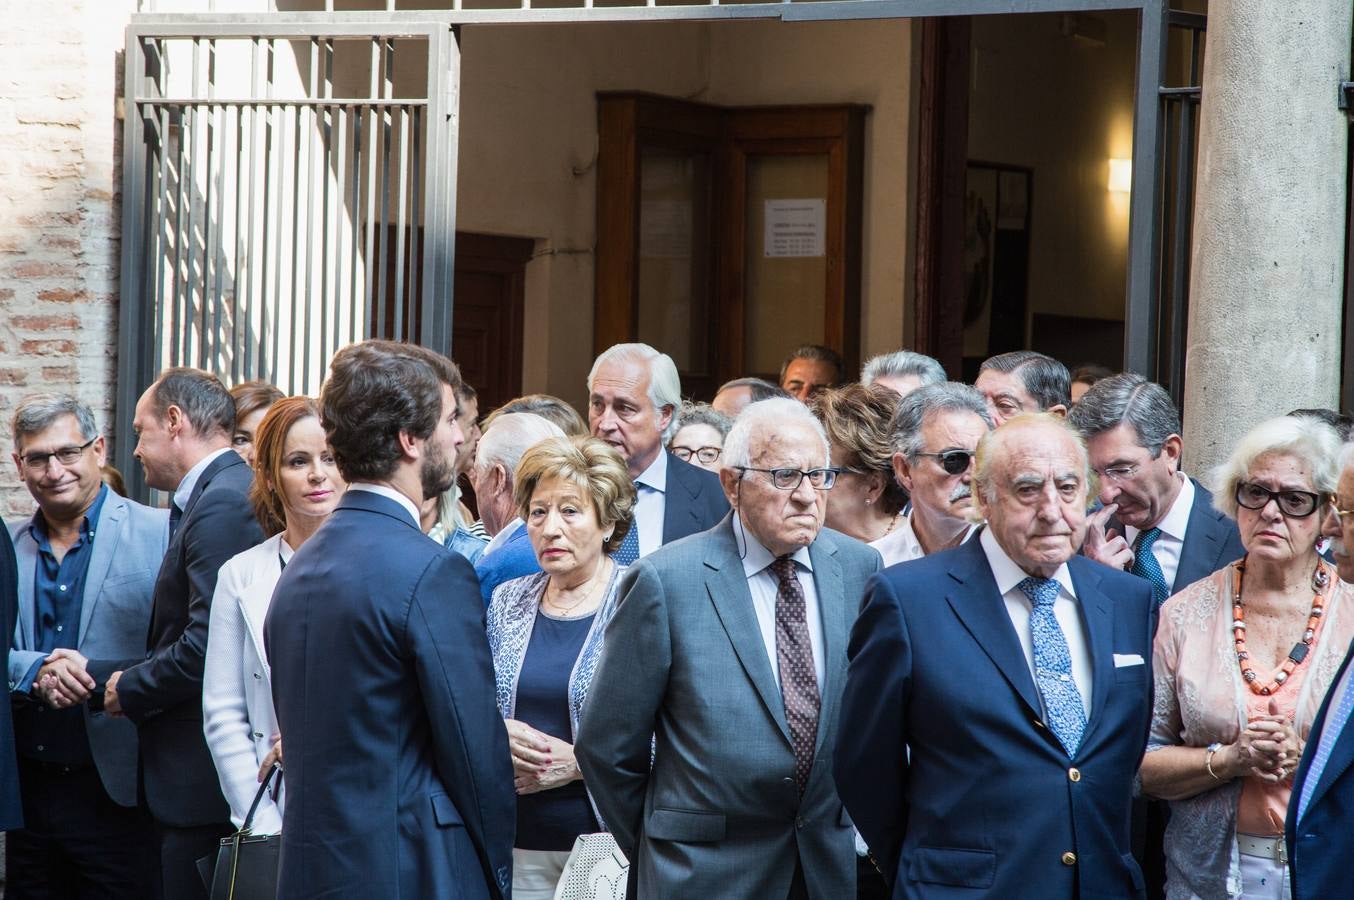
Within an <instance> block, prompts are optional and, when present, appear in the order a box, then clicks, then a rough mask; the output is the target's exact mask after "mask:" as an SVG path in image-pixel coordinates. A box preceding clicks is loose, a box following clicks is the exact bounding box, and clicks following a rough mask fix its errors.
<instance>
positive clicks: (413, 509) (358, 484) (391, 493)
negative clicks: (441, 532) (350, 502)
mask: <svg viewBox="0 0 1354 900" xmlns="http://www.w3.org/2000/svg"><path fill="white" fill-rule="evenodd" d="M348 490H350V491H368V492H370V493H372V494H378V495H380V496H382V497H385V498H386V499H387V500H394V501H395V502H396V503H398V504H399V505H400V506H403V507H404V510H405V512H407V513H409V518H411V519H413V520H414V527H415V528H417V529H418V530H419V531H422V530H423V528H422V526H421V524H420V519H419V515H418V507H417V506H415V505H414V501H413V500H410V499H409V498H408V497H406V496H405V495H404V494H401V493H400V492H399V491H397V490H395V489H394V488H392V487H386V486H385V485H384V484H372V483H371V482H370V481H354V482H353V483H352V484H350V485H348Z"/></svg>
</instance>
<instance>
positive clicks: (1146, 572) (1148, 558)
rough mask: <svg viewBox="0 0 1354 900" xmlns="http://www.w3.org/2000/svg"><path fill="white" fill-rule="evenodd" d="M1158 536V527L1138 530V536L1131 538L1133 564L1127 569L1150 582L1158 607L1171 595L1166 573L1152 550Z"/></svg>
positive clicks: (1159, 532)
mask: <svg viewBox="0 0 1354 900" xmlns="http://www.w3.org/2000/svg"><path fill="white" fill-rule="evenodd" d="M1159 537H1161V529H1160V528H1146V529H1143V530H1142V531H1139V532H1138V536H1137V537H1136V538H1134V540H1133V565H1132V566H1131V567H1130V568H1129V570H1128V571H1129V572H1130V573H1132V574H1134V575H1137V576H1138V577H1139V578H1146V579H1147V580H1148V581H1150V582H1151V583H1152V595H1153V597H1154V598H1155V599H1156V603H1157V607H1158V608H1160V607H1161V604H1163V603H1165V602H1166V598H1167V597H1169V596H1170V595H1171V588H1170V585H1168V584H1166V574H1165V573H1164V572H1162V571H1161V563H1159V562H1158V561H1157V557H1156V554H1155V553H1153V552H1152V545H1153V544H1155V543H1156V542H1157V538H1159Z"/></svg>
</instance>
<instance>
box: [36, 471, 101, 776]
mask: <svg viewBox="0 0 1354 900" xmlns="http://www.w3.org/2000/svg"><path fill="white" fill-rule="evenodd" d="M107 496H108V487H107V486H106V485H105V486H103V487H100V488H99V493H98V496H96V497H95V498H94V503H93V504H92V505H91V506H90V507H89V509H88V511H86V512H85V519H84V521H83V522H81V523H80V536H79V538H77V539H76V541H75V543H74V544H72V545H71V547H70V549H68V550H67V551H66V555H65V556H63V557H62V558H61V559H60V561H58V560H57V558H56V554H55V553H53V552H52V543H51V540H50V539H49V537H48V533H47V520H46V519H44V518H43V516H42V511H41V510H39V511H38V512H36V513H34V514H33V520H32V521H31V522H30V523H29V524H28V533H29V535H30V536H31V537H32V538H33V540H34V542H36V543H37V545H38V559H37V562H36V564H35V565H34V569H33V649H34V650H38V651H40V652H43V653H50V652H51V651H53V650H56V649H57V648H59V647H64V648H67V649H75V647H76V644H77V643H78V641H79V637H80V612H81V609H82V608H83V606H84V599H85V579H86V576H87V575H88V574H89V560H90V557H92V556H93V555H94V537H95V534H94V525H95V523H97V522H98V521H99V512H100V511H101V510H102V509H103V501H104V499H105V498H106V497H107ZM41 668H42V661H41V660H39V661H38V662H36V663H34V664H33V667H32V668H31V669H29V670H28V674H27V675H26V676H25V681H24V683H23V689H24V690H25V691H27V690H31V689H32V686H33V682H34V681H35V680H36V679H37V676H38V671H39V670H40V669H41ZM14 726H15V727H14V730H15V741H16V743H17V744H18V748H19V753H21V754H22V755H24V756H27V757H30V758H32V759H40V760H43V761H44V762H50V763H60V764H63V765H92V764H93V761H94V760H93V757H92V756H91V755H90V752H89V740H88V738H87V736H86V733H85V719H84V714H83V713H82V712H81V711H80V707H79V706H74V707H71V708H70V709H60V710H56V709H50V708H49V707H47V705H46V704H29V705H27V706H26V707H25V708H24V709H23V710H22V711H21V713H20V714H19V715H18V716H16V718H15V722H14Z"/></svg>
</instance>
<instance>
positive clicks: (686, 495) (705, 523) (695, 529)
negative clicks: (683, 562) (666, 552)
mask: <svg viewBox="0 0 1354 900" xmlns="http://www.w3.org/2000/svg"><path fill="white" fill-rule="evenodd" d="M663 452H664V453H667V454H668V482H667V488H666V490H665V492H664V495H663V543H664V544H671V543H672V542H673V541H675V540H678V539H679V538H684V537H687V536H689V535H693V534H699V533H700V532H702V531H709V530H710V529H711V528H714V527H715V526H716V525H718V524H719V523H720V522H722V521H724V517H725V516H727V515H728V514H729V501H728V499H727V498H725V496H724V488H722V487H721V486H720V484H719V476H718V475H716V474H715V473H714V472H708V471H706V470H705V469H702V468H701V467H700V466H693V465H692V464H691V463H688V462H682V461H681V460H680V459H678V458H677V457H675V456H673V455H672V454H671V453H668V451H666V450H664V451H663Z"/></svg>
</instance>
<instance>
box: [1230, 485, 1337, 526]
mask: <svg viewBox="0 0 1354 900" xmlns="http://www.w3.org/2000/svg"><path fill="white" fill-rule="evenodd" d="M1271 500H1273V501H1274V502H1275V503H1277V504H1278V505H1279V512H1281V513H1283V514H1284V515H1285V516H1289V517H1290V518H1294V519H1305V518H1307V517H1308V516H1310V515H1311V514H1312V513H1314V512H1316V508H1317V506H1319V505H1320V503H1321V495H1320V494H1313V493H1312V492H1311V491H1271V490H1270V489H1269V488H1264V487H1261V486H1260V485H1258V484H1252V483H1251V482H1249V481H1242V482H1238V483H1237V486H1236V502H1237V503H1239V504H1241V505H1242V506H1244V507H1246V508H1247V509H1264V508H1265V507H1266V506H1268V505H1269V501H1271Z"/></svg>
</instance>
